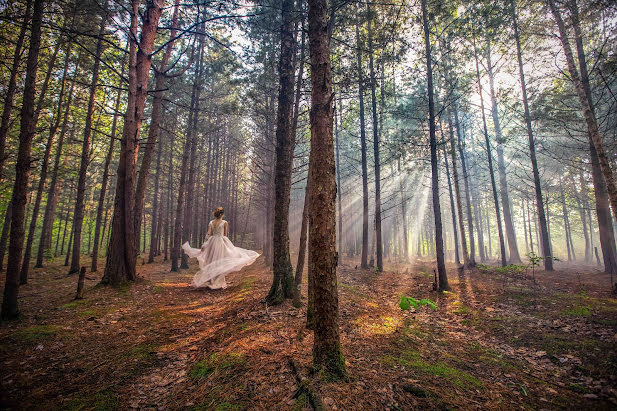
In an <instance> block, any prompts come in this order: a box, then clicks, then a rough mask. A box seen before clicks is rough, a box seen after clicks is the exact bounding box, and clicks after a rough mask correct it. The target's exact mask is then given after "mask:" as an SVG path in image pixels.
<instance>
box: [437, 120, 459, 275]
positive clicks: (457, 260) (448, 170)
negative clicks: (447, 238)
mask: <svg viewBox="0 0 617 411" xmlns="http://www.w3.org/2000/svg"><path fill="white" fill-rule="evenodd" d="M441 144H442V149H443V161H444V163H445V165H446V177H447V178H448V194H449V195H450V211H451V214H452V231H453V232H454V262H455V263H456V264H457V265H460V264H461V258H460V253H459V249H458V230H457V227H456V209H455V207H454V195H453V193H452V180H451V179H450V166H449V165H448V153H447V151H446V141H445V138H444V136H443V127H442V128H441Z"/></svg>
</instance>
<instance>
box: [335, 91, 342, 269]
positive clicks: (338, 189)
mask: <svg viewBox="0 0 617 411" xmlns="http://www.w3.org/2000/svg"><path fill="white" fill-rule="evenodd" d="M342 114H343V113H342V102H341V100H340V99H339V104H338V107H336V108H335V111H334V129H335V131H334V136H335V143H336V196H337V202H336V204H337V208H338V210H337V211H338V213H337V214H338V236H337V240H338V264H339V265H341V264H342V263H343V197H342V196H343V189H342V186H341V156H340V143H339V126H338V122H339V121H341V119H340V117H341V116H342Z"/></svg>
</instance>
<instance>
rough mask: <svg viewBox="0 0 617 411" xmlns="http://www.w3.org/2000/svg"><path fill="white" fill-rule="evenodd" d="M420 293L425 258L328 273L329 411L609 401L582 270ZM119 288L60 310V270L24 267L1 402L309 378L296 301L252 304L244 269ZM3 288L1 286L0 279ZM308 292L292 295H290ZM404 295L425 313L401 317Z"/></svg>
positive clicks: (115, 404)
mask: <svg viewBox="0 0 617 411" xmlns="http://www.w3.org/2000/svg"><path fill="white" fill-rule="evenodd" d="M449 268H450V269H449V275H450V282H451V285H452V292H451V293H446V294H443V295H438V294H437V293H434V292H432V291H431V285H432V282H433V274H432V270H433V268H432V266H431V264H430V263H422V262H417V263H415V264H414V265H408V266H403V265H399V266H398V267H396V266H390V267H388V270H387V271H386V272H384V273H381V274H377V273H374V272H371V271H369V270H358V269H356V268H355V264H349V265H344V266H342V267H340V269H339V277H340V303H341V304H340V314H341V339H342V344H343V350H344V354H345V359H346V362H347V369H348V371H349V374H350V379H349V381H348V382H345V383H327V382H319V383H318V384H317V391H318V392H319V395H320V397H321V398H322V399H323V402H324V405H325V406H326V408H330V409H410V408H422V409H442V408H452V407H457V408H464V409H475V408H485V409H488V408H490V409H494V408H501V409H518V408H551V409H555V408H570V407H579V408H586V409H587V408H595V409H611V408H614V407H615V406H617V391H615V389H614V388H613V387H615V386H617V379H616V377H615V375H617V355H616V354H615V352H616V350H615V349H614V347H615V344H616V343H617V334H616V333H617V301H616V300H615V299H611V298H610V296H609V295H607V294H606V291H605V290H604V288H603V280H604V277H603V274H599V273H597V272H596V271H595V270H589V269H587V270H572V269H566V270H561V271H559V272H557V273H554V274H551V275H548V274H546V273H542V272H540V273H538V274H537V276H536V277H537V278H538V280H539V283H538V284H533V282H532V281H531V280H529V279H523V278H521V277H520V275H519V276H511V277H504V275H503V274H500V273H497V272H495V271H494V270H488V269H485V270H483V271H482V270H474V271H472V272H460V271H458V270H456V269H455V268H454V267H449ZM139 270H140V275H141V276H142V279H141V280H140V281H138V282H137V283H135V284H133V285H132V286H125V287H119V288H111V287H101V286H97V283H98V281H99V279H100V274H99V275H90V274H89V279H88V280H87V291H86V294H85V296H86V298H85V299H84V300H82V301H78V302H74V301H72V296H73V293H74V287H75V282H76V278H75V277H69V278H67V277H66V276H65V275H64V271H65V270H64V267H61V266H56V265H52V266H51V267H50V268H47V269H45V270H35V271H34V273H33V275H32V280H31V281H30V284H28V285H27V286H25V287H24V288H23V289H22V290H21V297H20V306H21V308H22V310H23V312H24V317H23V319H22V320H21V321H20V322H16V323H6V324H2V325H1V326H0V338H2V341H3V342H4V343H3V344H2V345H1V346H0V364H2V369H3V371H2V375H1V376H0V378H1V379H0V384H1V386H0V388H1V391H2V393H1V394H0V401H1V403H0V404H1V405H2V406H3V407H12V408H23V409H25V408H39V407H40V406H41V404H44V405H45V407H44V408H51V409H54V408H60V409H128V408H135V409H137V408H138V409H155V408H156V409H218V410H233V409H302V408H303V407H305V408H310V405H309V403H308V401H307V398H306V397H305V396H303V395H301V396H300V397H299V398H296V396H295V394H296V393H297V392H298V384H297V382H296V375H295V373H294V371H293V370H292V368H291V366H290V359H293V361H294V362H295V363H296V364H298V365H299V367H300V373H301V374H302V375H309V371H310V363H311V347H312V333H311V332H309V331H307V330H305V329H304V315H305V312H304V308H302V309H296V308H294V307H292V306H291V305H290V304H289V303H286V304H284V305H281V306H276V307H267V306H266V305H264V304H263V303H262V299H263V297H264V296H265V295H266V293H267V291H268V287H269V285H270V281H271V275H270V274H269V272H268V270H266V269H265V267H264V266H263V263H262V262H261V261H258V262H257V263H255V264H254V265H253V266H251V267H248V268H247V269H245V270H244V271H242V272H240V273H236V274H233V275H231V276H230V277H229V281H230V283H231V285H230V287H229V288H227V289H226V290H217V291H204V290H193V289H191V288H190V287H189V282H190V278H191V274H190V273H191V272H192V270H194V268H193V269H192V270H186V271H182V272H180V273H170V272H169V271H168V265H167V263H163V262H157V263H155V264H151V265H143V266H140V267H139ZM0 280H2V282H3V278H0ZM304 294H306V290H304ZM402 295H405V296H410V297H414V298H418V299H420V298H429V299H431V300H433V301H435V303H436V304H437V309H435V310H432V309H430V308H429V307H427V306H424V307H420V308H419V309H418V310H417V311H416V310H413V309H412V310H411V311H402V310H401V309H400V308H399V306H398V303H399V299H400V297H401V296H402Z"/></svg>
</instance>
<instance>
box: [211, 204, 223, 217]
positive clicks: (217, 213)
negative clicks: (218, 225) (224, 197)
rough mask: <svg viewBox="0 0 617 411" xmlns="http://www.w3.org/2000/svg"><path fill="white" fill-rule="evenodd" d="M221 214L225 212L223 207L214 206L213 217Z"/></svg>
mask: <svg viewBox="0 0 617 411" xmlns="http://www.w3.org/2000/svg"><path fill="white" fill-rule="evenodd" d="M223 214H225V210H223V207H216V208H215V209H214V212H213V213H212V215H213V216H214V218H220V217H221V216H222V215H223Z"/></svg>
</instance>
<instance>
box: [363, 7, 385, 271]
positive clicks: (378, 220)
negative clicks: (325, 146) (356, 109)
mask: <svg viewBox="0 0 617 411" xmlns="http://www.w3.org/2000/svg"><path fill="white" fill-rule="evenodd" d="M366 8H367V9H366V11H367V14H368V53H369V72H370V76H371V104H372V114H373V156H374V160H375V246H376V257H377V261H376V263H377V267H376V269H377V271H379V272H381V271H383V244H382V238H381V168H380V167H381V164H380V161H379V122H378V119H377V114H378V113H377V94H376V90H375V89H376V86H377V85H376V82H377V80H376V78H375V67H374V62H373V12H372V10H371V4H370V3H367V4H366Z"/></svg>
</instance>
